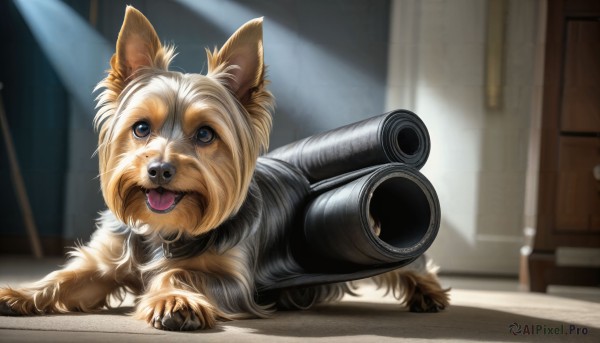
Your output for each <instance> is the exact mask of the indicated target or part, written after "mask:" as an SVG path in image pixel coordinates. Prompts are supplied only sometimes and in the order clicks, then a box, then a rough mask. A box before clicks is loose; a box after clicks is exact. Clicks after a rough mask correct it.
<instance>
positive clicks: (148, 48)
mask: <svg viewBox="0 0 600 343" xmlns="http://www.w3.org/2000/svg"><path fill="white" fill-rule="evenodd" d="M161 51H162V46H161V44H160V40H159V39H158V35H157V34H156V31H154V28H153V27H152V24H150V22H149V21H148V19H146V17H145V16H144V15H143V14H142V13H141V12H140V11H138V10H137V9H135V8H134V7H132V6H127V9H126V10H125V19H123V26H122V27H121V31H120V32H119V38H118V39H117V51H116V53H115V54H114V55H113V57H112V59H111V61H110V64H111V67H112V70H111V75H112V76H113V77H114V78H116V79H117V80H118V81H121V83H122V85H123V86H124V85H125V84H127V82H128V81H129V78H130V77H131V75H132V74H133V73H135V72H136V71H137V70H138V69H140V68H142V67H151V66H156V64H157V61H156V57H157V55H159V53H160V52H161ZM159 67H160V66H159Z"/></svg>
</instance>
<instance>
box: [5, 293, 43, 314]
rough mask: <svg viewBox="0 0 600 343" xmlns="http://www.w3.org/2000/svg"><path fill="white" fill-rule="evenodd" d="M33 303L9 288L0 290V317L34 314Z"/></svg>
mask: <svg viewBox="0 0 600 343" xmlns="http://www.w3.org/2000/svg"><path fill="white" fill-rule="evenodd" d="M37 312H38V311H36V309H35V306H34V305H33V302H32V301H31V300H29V299H26V298H25V297H24V296H23V295H22V294H21V293H20V292H18V291H16V290H14V289H11V288H0V315H1V316H22V315H31V314H36V313H37Z"/></svg>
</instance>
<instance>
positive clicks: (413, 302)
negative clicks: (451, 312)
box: [408, 289, 450, 313]
mask: <svg viewBox="0 0 600 343" xmlns="http://www.w3.org/2000/svg"><path fill="white" fill-rule="evenodd" d="M448 292H449V290H448V289H439V290H436V291H433V292H427V293H425V292H422V290H420V289H417V290H416V291H415V293H414V295H413V296H412V298H411V299H410V300H409V301H408V307H409V309H410V312H418V313H434V312H439V311H441V310H443V309H445V308H446V307H448V306H449V305H450V297H449V295H448Z"/></svg>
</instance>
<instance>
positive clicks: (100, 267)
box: [0, 7, 449, 330]
mask: <svg viewBox="0 0 600 343" xmlns="http://www.w3.org/2000/svg"><path fill="white" fill-rule="evenodd" d="M174 55H175V54H174V48H173V47H171V46H163V45H161V43H160V41H159V38H158V36H157V34H156V32H155V30H154V28H153V27H152V25H151V24H150V22H149V21H148V20H147V19H146V17H144V15H143V14H141V13H140V12H139V11H138V10H136V9H134V8H133V7H127V10H126V13H125V19H124V22H123V26H122V28H121V31H120V33H119V36H118V40H117V44H116V53H115V54H114V55H113V57H112V59H111V61H110V64H111V68H110V70H109V71H108V75H107V77H106V78H105V79H104V80H102V81H101V82H100V83H99V85H98V87H97V89H99V90H102V92H101V93H100V95H99V96H98V109H99V110H98V113H97V114H96V117H95V125H96V128H97V129H98V131H99V144H98V151H97V153H98V157H99V164H100V182H101V189H102V194H103V197H104V200H105V202H106V204H107V206H108V210H106V211H104V212H103V213H101V216H100V218H99V220H98V223H97V230H96V231H95V232H94V234H93V235H92V237H91V240H90V242H89V243H87V244H86V245H84V246H80V247H77V248H75V249H74V250H73V251H72V252H71V253H70V258H69V260H68V262H67V264H66V265H65V266H64V267H63V268H62V269H60V270H57V271H54V272H52V273H50V274H48V275H47V276H46V277H44V278H43V279H42V280H40V281H38V282H36V283H33V284H32V285H30V286H28V287H25V288H19V289H14V288H2V289H0V313H1V314H3V315H35V314H48V313H65V312H71V311H82V312H90V311H94V310H98V309H101V308H103V307H105V306H109V305H110V304H109V302H110V300H111V299H114V298H117V299H118V298H121V299H122V297H123V295H124V294H125V292H130V293H133V294H134V295H135V296H136V305H135V310H134V311H135V312H134V316H135V317H137V318H139V319H142V320H145V321H147V322H148V323H149V324H150V325H152V326H153V327H155V328H157V329H163V330H197V329H206V328H212V327H214V326H215V324H216V322H217V321H219V320H231V319H237V318H248V317H254V318H256V317H267V316H269V314H271V313H272V311H273V310H274V309H276V308H302V309H304V308H308V307H310V306H312V305H314V304H317V303H322V302H326V301H332V300H337V299H339V298H341V297H342V296H343V295H344V294H354V293H353V290H354V284H350V283H338V284H326V285H317V286H310V287H306V288H297V289H294V288H292V289H288V290H285V291H281V292H280V293H278V295H277V298H276V299H271V300H272V301H271V300H270V302H267V303H265V302H261V301H259V300H260V299H258V297H257V293H258V292H257V285H260V284H266V283H268V282H269V280H274V279H276V276H277V275H278V274H281V272H282V270H294V268H295V266H294V265H293V262H289V263H285V262H279V263H276V262H275V260H276V259H279V260H280V261H286V257H285V256H284V255H285V254H286V253H287V251H289V249H288V247H286V244H289V242H288V243H286V242H285V241H282V240H281V237H279V236H278V235H277V234H275V233H274V232H275V231H277V228H276V226H277V225H280V223H278V222H277V221H276V220H269V219H268V218H269V216H271V215H273V214H272V211H275V210H274V209H273V208H269V206H270V205H269V206H267V205H265V206H262V205H261V202H262V201H266V199H265V198H266V197H265V196H263V195H262V193H261V192H263V193H264V191H265V189H266V188H268V183H269V180H268V178H267V179H265V178H263V179H262V180H257V177H256V173H255V169H256V168H257V160H259V156H260V155H261V154H262V153H263V152H265V151H266V149H267V147H268V144H269V133H270V129H271V112H272V110H273V106H274V98H273V96H272V94H271V93H270V92H269V91H268V90H267V89H266V86H267V83H268V81H267V80H266V78H265V65H264V63H263V45H262V19H261V18H259V19H254V20H251V21H249V22H247V23H246V24H244V25H243V26H242V27H241V28H239V29H238V30H237V32H235V33H234V34H233V35H232V36H231V37H230V38H229V39H228V40H227V42H226V43H225V44H224V45H223V47H222V48H221V49H220V50H217V49H214V50H213V51H212V52H211V51H209V50H207V57H208V72H207V74H206V75H201V74H184V73H181V72H175V71H170V70H169V69H168V67H169V63H170V62H171V60H172V59H173V57H174ZM265 185H266V186H265ZM261 188H262V190H261ZM271 201H273V200H271ZM217 230H221V231H223V232H224V234H220V235H218V236H216V235H211V234H210V233H212V232H216V231H217ZM186 242H187V243H186ZM178 249H179V251H178ZM182 251H183V252H182ZM173 254H174V255H175V256H173ZM288 261H290V259H289V258H288ZM371 280H373V281H374V282H375V284H376V285H378V286H380V287H385V288H387V291H388V292H391V293H392V294H393V295H394V296H395V297H396V298H397V299H398V300H399V301H400V302H402V303H404V304H406V305H407V306H408V307H409V308H410V310H411V311H416V312H435V311H438V310H440V309H443V308H445V307H446V306H448V303H449V300H448V290H445V289H442V287H441V286H440V284H439V282H438V279H437V277H436V274H435V270H433V268H432V267H431V264H430V263H428V262H427V261H426V258H425V257H421V258H419V259H417V260H416V261H415V262H413V263H412V264H411V265H409V266H407V267H404V268H400V269H397V270H394V271H391V272H387V273H385V274H381V275H379V276H375V277H373V278H371Z"/></svg>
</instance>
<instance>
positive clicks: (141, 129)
mask: <svg viewBox="0 0 600 343" xmlns="http://www.w3.org/2000/svg"><path fill="white" fill-rule="evenodd" d="M132 129H133V134H134V135H135V136H136V137H137V138H144V137H146V136H148V135H149V134H150V125H149V124H148V123H146V122H145V121H138V122H137V123H135V124H133V128H132Z"/></svg>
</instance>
